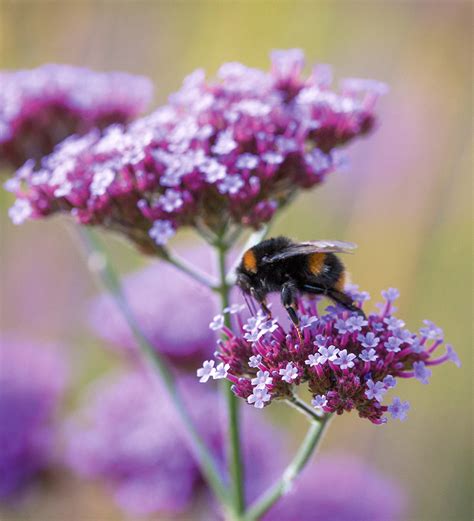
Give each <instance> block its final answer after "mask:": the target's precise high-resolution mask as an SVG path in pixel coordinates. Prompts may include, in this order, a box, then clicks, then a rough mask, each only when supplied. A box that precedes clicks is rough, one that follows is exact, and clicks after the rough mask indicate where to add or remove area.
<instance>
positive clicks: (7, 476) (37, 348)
mask: <svg viewBox="0 0 474 521" xmlns="http://www.w3.org/2000/svg"><path fill="white" fill-rule="evenodd" d="M0 353H1V369H0V389H1V392H0V447H1V450H0V501H6V500H10V499H12V498H13V497H15V496H16V495H17V494H19V493H21V492H22V491H23V490H24V489H25V487H26V486H27V485H28V484H29V483H30V482H31V481H32V480H33V478H35V477H36V476H37V475H38V473H39V472H40V471H42V470H44V469H46V468H47V467H48V466H49V465H50V464H51V463H52V461H53V459H54V457H55V456H56V455H55V454H54V450H55V446H56V443H57V423H56V421H57V417H56V416H57V413H58V412H59V406H60V401H61V398H62V396H63V393H64V390H65V385H66V382H67V370H66V365H65V362H64V360H63V358H62V357H61V355H60V353H59V352H58V350H57V349H56V348H53V347H51V346H44V345H41V344H39V343H38V342H27V341H24V340H21V341H20V340H17V339H13V338H9V337H6V336H2V337H1V338H0Z"/></svg>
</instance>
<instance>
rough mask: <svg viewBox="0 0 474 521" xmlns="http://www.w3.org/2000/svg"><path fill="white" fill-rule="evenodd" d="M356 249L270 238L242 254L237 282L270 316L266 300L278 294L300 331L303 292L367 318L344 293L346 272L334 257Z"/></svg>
mask: <svg viewBox="0 0 474 521" xmlns="http://www.w3.org/2000/svg"><path fill="white" fill-rule="evenodd" d="M355 248H356V245H355V244H352V243H350V242H341V241H311V242H298V243H297V242H293V241H292V240H291V239H289V238H287V237H275V238H272V239H267V240H265V241H262V242H260V243H259V244H257V245H255V246H253V247H252V248H250V249H248V250H247V251H246V252H245V253H244V254H243V256H242V260H241V262H240V264H239V266H238V267H237V272H236V274H237V280H236V283H237V286H239V287H240V288H241V290H242V291H243V292H244V293H246V294H248V295H251V296H252V297H253V298H254V299H255V300H256V301H257V302H258V303H259V304H260V305H261V306H262V308H263V310H264V311H265V312H266V313H267V314H269V315H270V310H269V309H268V307H267V304H266V297H267V295H268V294H269V293H274V292H279V293H280V296H281V302H282V304H283V306H284V307H285V309H286V310H287V312H288V315H289V316H290V319H291V320H292V322H293V323H294V324H295V326H296V328H297V329H298V325H299V318H298V315H297V314H296V297H297V296H298V294H300V293H303V294H304V293H306V294H313V295H325V296H327V297H329V298H330V299H332V300H333V301H334V302H336V303H338V304H340V305H341V306H343V307H345V308H346V309H349V310H351V311H354V312H356V313H358V314H361V315H364V312H363V311H362V310H361V309H360V308H359V307H357V306H356V305H355V304H354V302H353V300H352V298H351V297H350V296H349V295H347V294H346V293H344V285H345V281H346V271H345V268H344V264H343V263H342V262H341V260H340V259H339V258H338V257H337V256H336V255H335V253H351V252H352V250H354V249H355ZM364 316H365V315H364ZM298 333H299V329H298Z"/></svg>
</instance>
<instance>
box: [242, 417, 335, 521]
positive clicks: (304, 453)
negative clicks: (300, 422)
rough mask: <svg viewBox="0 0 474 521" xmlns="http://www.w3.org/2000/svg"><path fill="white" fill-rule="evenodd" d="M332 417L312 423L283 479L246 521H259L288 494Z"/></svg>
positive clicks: (248, 514) (250, 511) (252, 507)
mask: <svg viewBox="0 0 474 521" xmlns="http://www.w3.org/2000/svg"><path fill="white" fill-rule="evenodd" d="M330 417H331V415H325V416H324V417H322V418H320V419H319V421H318V422H316V421H313V422H312V423H311V426H310V428H309V429H308V432H307V433H306V436H305V438H304V440H303V443H302V444H301V446H300V448H299V449H298V451H297V453H296V455H295V457H294V458H293V460H292V461H291V463H290V464H289V465H288V467H286V469H285V471H284V472H283V475H282V477H281V478H280V479H279V480H278V481H277V482H276V483H275V484H274V485H273V486H271V487H270V488H269V489H268V490H267V491H266V492H264V493H263V494H262V496H260V498H258V499H257V500H256V501H255V502H254V503H253V505H251V506H250V508H249V509H248V511H247V514H246V516H245V518H244V519H245V521H258V520H259V519H260V518H261V517H262V516H263V515H264V514H265V513H266V512H268V510H270V508H271V507H272V506H273V505H274V504H275V503H276V502H277V501H278V500H279V499H280V497H281V496H282V495H284V494H285V493H286V492H288V491H289V490H290V489H291V487H292V486H293V482H294V481H295V479H296V478H297V477H298V475H299V473H300V472H301V471H302V470H303V469H304V467H305V466H306V464H307V463H308V461H309V460H310V458H311V456H312V455H313V453H314V451H315V449H316V448H317V446H318V444H319V443H320V441H321V439H322V436H323V433H324V431H325V430H326V428H327V426H328V423H329V419H330Z"/></svg>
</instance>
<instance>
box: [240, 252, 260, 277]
mask: <svg viewBox="0 0 474 521" xmlns="http://www.w3.org/2000/svg"><path fill="white" fill-rule="evenodd" d="M242 263H243V265H244V269H245V271H249V272H250V273H257V257H255V253H254V252H253V250H247V251H246V252H245V253H244V256H243V258H242Z"/></svg>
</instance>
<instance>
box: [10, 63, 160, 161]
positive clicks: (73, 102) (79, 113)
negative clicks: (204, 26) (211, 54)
mask: <svg viewBox="0 0 474 521" xmlns="http://www.w3.org/2000/svg"><path fill="white" fill-rule="evenodd" d="M152 94H153V86H152V84H151V82H150V80H148V79H147V78H145V77H143V76H133V75H130V74H126V73H122V72H110V73H106V72H94V71H91V70H89V69H85V68H81V67H72V66H70V65H56V64H48V65H43V66H41V67H38V68H36V69H30V70H19V71H2V72H0V162H8V163H9V164H10V165H12V166H14V167H16V168H18V167H19V166H21V165H22V164H23V163H24V162H25V161H27V160H28V159H33V160H40V159H41V158H42V157H43V156H45V155H47V154H49V153H51V152H52V151H53V148H54V146H55V145H57V144H58V143H59V142H61V141H62V140H63V139H64V138H66V137H67V136H70V135H72V134H84V133H86V132H88V131H89V130H91V129H93V128H105V127H106V126H108V125H110V124H112V123H126V122H128V121H131V120H132V119H133V118H134V117H136V116H137V115H138V114H140V113H141V112H143V110H144V109H145V108H146V107H147V106H148V104H149V103H150V101H151V97H152Z"/></svg>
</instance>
